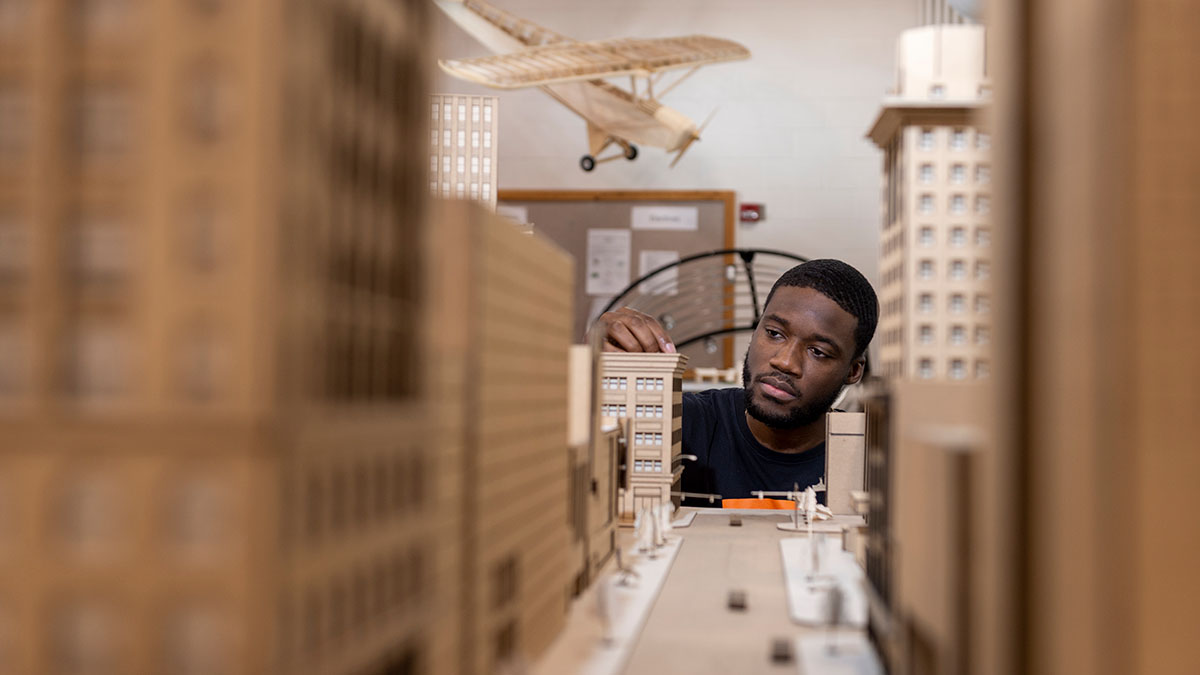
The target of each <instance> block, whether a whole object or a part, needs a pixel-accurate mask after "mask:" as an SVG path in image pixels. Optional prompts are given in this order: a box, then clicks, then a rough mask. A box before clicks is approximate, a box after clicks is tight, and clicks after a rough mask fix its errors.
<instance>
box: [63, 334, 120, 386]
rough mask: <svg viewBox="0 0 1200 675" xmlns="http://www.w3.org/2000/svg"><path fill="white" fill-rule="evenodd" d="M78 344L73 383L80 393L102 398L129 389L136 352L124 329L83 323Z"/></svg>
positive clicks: (76, 346)
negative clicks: (132, 351) (131, 346)
mask: <svg viewBox="0 0 1200 675" xmlns="http://www.w3.org/2000/svg"><path fill="white" fill-rule="evenodd" d="M74 347H75V353H74V355H73V358H72V359H71V360H72V363H73V365H74V373H73V377H72V384H73V385H74V393H75V394H76V395H77V396H79V397H80V398H82V399H93V400H96V401H100V400H111V399H116V398H120V397H121V396H124V395H125V394H126V393H127V392H128V387H129V383H130V379H131V377H130V376H131V373H130V370H131V369H132V354H131V352H130V349H129V342H128V339H127V338H126V336H125V335H124V333H122V332H121V331H120V330H119V329H117V328H114V327H107V326H91V327H83V328H81V329H80V331H79V334H78V336H77V338H76V340H75V344H74Z"/></svg>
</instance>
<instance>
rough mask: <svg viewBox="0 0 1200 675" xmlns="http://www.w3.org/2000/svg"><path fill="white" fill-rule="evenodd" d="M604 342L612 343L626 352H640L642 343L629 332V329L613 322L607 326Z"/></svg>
mask: <svg viewBox="0 0 1200 675" xmlns="http://www.w3.org/2000/svg"><path fill="white" fill-rule="evenodd" d="M606 338H607V339H606V342H609V343H613V344H615V345H616V346H617V347H619V348H620V349H621V351H626V352H641V351H645V350H644V349H642V343H641V342H640V341H639V340H638V339H637V337H635V336H634V334H633V333H632V332H630V330H629V327H628V326H626V325H625V324H623V323H620V322H617V321H614V322H612V323H610V324H608V332H607V334H606Z"/></svg>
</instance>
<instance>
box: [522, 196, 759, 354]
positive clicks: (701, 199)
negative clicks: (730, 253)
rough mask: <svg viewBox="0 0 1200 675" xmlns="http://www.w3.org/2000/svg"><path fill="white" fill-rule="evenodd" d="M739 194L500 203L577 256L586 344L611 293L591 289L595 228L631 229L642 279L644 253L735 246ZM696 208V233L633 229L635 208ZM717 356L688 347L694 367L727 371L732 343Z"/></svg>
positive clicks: (579, 322)
mask: <svg viewBox="0 0 1200 675" xmlns="http://www.w3.org/2000/svg"><path fill="white" fill-rule="evenodd" d="M734 202H735V194H734V193H733V192H732V191H724V190H637V191H629V190H595V191H592V190H500V191H499V205H500V206H502V207H505V206H513V207H520V208H523V209H524V210H525V212H526V214H527V220H528V222H529V223H531V224H532V225H533V229H534V231H536V232H538V233H540V234H542V235H543V236H545V237H547V238H549V239H550V240H551V241H553V242H555V243H556V244H558V245H559V246H561V247H562V248H563V249H565V250H566V251H567V252H568V253H570V254H571V255H572V256H574V258H575V260H576V265H575V310H574V312H575V316H574V324H573V325H574V332H573V335H574V339H575V340H576V341H579V342H582V341H583V339H584V335H585V334H586V332H587V329H588V319H589V316H590V315H591V314H592V313H593V312H594V311H595V309H596V305H597V304H598V303H606V302H607V301H608V300H609V299H610V298H611V297H612V295H611V294H596V295H589V294H588V292H587V290H588V288H587V278H586V277H587V272H588V269H587V268H588V266H587V264H586V259H587V247H588V231H589V230H593V229H625V230H630V231H631V233H630V240H631V250H630V261H631V263H630V270H629V281H630V282H632V281H633V280H635V279H637V278H638V277H639V276H641V275H640V270H639V260H640V258H641V254H642V252H643V251H676V252H678V254H679V257H681V258H682V257H684V256H687V255H691V254H694V253H703V252H705V251H713V250H717V249H723V248H733V246H734V241H733V238H734V231H733V222H734V220H733V219H734ZM635 206H637V207H645V206H665V207H680V206H682V207H693V208H695V210H696V229H694V230H691V229H689V230H670V229H661V230H660V229H634V228H633V227H632V218H633V210H634V207H635ZM722 342H723V348H722V349H721V350H719V351H718V352H717V353H716V354H710V353H707V352H706V351H705V349H704V347H703V346H702V345H699V344H693V345H690V346H689V347H687V348H685V349H684V350H682V351H683V353H685V354H687V355H688V358H689V362H688V365H689V366H690V367H697V366H700V367H722V368H728V367H730V366H731V365H732V364H733V341H732V338H727V339H725V340H723V341H722Z"/></svg>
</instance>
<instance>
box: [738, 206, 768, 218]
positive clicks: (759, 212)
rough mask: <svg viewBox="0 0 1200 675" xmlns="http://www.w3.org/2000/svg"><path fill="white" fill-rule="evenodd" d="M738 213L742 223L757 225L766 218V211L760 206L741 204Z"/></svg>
mask: <svg viewBox="0 0 1200 675" xmlns="http://www.w3.org/2000/svg"><path fill="white" fill-rule="evenodd" d="M740 213H741V221H742V222H743V223H757V222H759V221H761V220H765V219H766V217H767V209H766V207H765V206H763V205H762V204H742V206H741V210H740Z"/></svg>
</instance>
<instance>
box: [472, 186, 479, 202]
mask: <svg viewBox="0 0 1200 675" xmlns="http://www.w3.org/2000/svg"><path fill="white" fill-rule="evenodd" d="M471 199H479V183H471Z"/></svg>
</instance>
